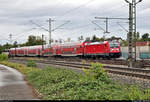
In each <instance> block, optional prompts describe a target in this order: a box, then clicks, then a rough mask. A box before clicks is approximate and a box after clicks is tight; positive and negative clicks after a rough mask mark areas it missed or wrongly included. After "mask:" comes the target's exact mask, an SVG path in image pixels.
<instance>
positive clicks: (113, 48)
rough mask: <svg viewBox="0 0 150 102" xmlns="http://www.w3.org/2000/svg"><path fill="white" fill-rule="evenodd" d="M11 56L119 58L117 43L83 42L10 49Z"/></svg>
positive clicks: (118, 45)
mask: <svg viewBox="0 0 150 102" xmlns="http://www.w3.org/2000/svg"><path fill="white" fill-rule="evenodd" d="M9 54H10V55H11V56H64V57H65V56H72V57H73V56H83V57H103V58H104V57H107V58H118V57H120V56H121V52H120V44H119V43H118V42H109V41H104V42H94V43H93V42H83V43H65V44H52V45H51V46H49V45H44V47H43V48H42V45H39V46H29V47H19V48H12V49H10V51H9Z"/></svg>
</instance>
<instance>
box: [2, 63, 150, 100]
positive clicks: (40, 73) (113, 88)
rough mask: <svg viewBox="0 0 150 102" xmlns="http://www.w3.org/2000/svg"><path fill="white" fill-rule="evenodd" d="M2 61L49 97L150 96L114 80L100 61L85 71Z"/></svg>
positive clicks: (142, 90)
mask: <svg viewBox="0 0 150 102" xmlns="http://www.w3.org/2000/svg"><path fill="white" fill-rule="evenodd" d="M0 63H1V64H4V65H7V66H9V67H12V68H16V69H17V70H19V71H20V72H21V73H23V74H25V75H26V77H27V80H28V81H29V82H30V84H31V85H32V86H33V87H34V88H36V89H37V90H38V91H39V92H40V93H41V94H42V95H43V99H46V100H150V90H149V89H141V88H140V87H138V86H133V85H132V86H128V85H119V84H118V83H116V82H112V81H111V79H110V78H109V77H108V75H107V73H106V72H105V70H104V69H103V66H102V65H101V64H98V63H93V64H92V67H91V68H90V70H84V72H85V74H84V75H83V74H77V73H75V72H73V71H71V70H67V69H60V68H53V67H47V68H45V69H43V70H41V69H38V68H34V67H27V66H26V65H22V64H16V63H10V62H6V61H5V62H0Z"/></svg>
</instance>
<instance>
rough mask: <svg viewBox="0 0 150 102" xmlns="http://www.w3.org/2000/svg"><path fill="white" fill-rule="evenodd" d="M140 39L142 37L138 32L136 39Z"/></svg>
mask: <svg viewBox="0 0 150 102" xmlns="http://www.w3.org/2000/svg"><path fill="white" fill-rule="evenodd" d="M139 39H140V33H139V32H137V33H136V40H139Z"/></svg>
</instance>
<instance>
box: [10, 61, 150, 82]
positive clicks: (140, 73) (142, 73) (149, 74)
mask: <svg viewBox="0 0 150 102" xmlns="http://www.w3.org/2000/svg"><path fill="white" fill-rule="evenodd" d="M17 60H20V59H14V61H17ZM12 61H13V60H12ZM22 61H26V62H27V61H28V60H27V59H24V60H22ZM35 61H36V63H43V64H49V65H59V66H64V67H73V68H79V69H81V68H85V69H89V68H90V66H91V65H90V64H88V63H81V62H80V63H79V62H68V61H56V60H35ZM104 68H105V70H106V71H107V72H108V73H111V74H117V75H125V76H129V77H134V78H141V79H146V80H149V81H150V70H149V69H141V68H128V67H126V66H116V65H104Z"/></svg>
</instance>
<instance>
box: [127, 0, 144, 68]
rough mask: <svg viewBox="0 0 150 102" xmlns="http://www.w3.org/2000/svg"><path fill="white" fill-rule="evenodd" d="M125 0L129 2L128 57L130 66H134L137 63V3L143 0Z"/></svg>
mask: <svg viewBox="0 0 150 102" xmlns="http://www.w3.org/2000/svg"><path fill="white" fill-rule="evenodd" d="M125 1H126V2H127V3H129V33H128V37H129V41H128V43H129V44H128V52H129V56H128V59H129V67H133V66H135V64H136V33H137V32H136V4H138V3H140V2H142V0H139V1H138V2H136V0H132V2H129V1H128V0H125ZM133 48H134V49H133Z"/></svg>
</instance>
